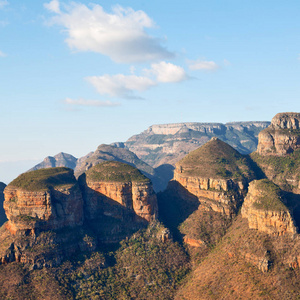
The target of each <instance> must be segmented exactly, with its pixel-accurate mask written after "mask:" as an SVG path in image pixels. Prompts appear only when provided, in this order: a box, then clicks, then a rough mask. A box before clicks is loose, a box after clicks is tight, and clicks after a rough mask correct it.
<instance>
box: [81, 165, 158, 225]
mask: <svg viewBox="0 0 300 300" xmlns="http://www.w3.org/2000/svg"><path fill="white" fill-rule="evenodd" d="M80 182H81V185H83V187H84V189H85V199H86V202H85V210H86V215H87V218H88V219H96V218H97V217H98V216H99V214H104V215H106V216H112V217H115V218H121V219H122V218H123V217H124V214H125V215H126V212H124V209H122V207H123V208H125V209H126V211H129V212H132V213H134V214H135V215H136V216H137V218H136V219H137V220H138V221H139V220H141V221H142V220H144V221H148V222H149V221H151V220H152V219H155V218H156V216H157V200H156V195H155V193H154V191H153V187H152V183H151V181H150V180H149V179H148V178H147V177H145V176H144V175H143V174H142V173H141V172H140V171H139V170H137V169H136V168H134V167H132V166H130V165H127V164H124V163H120V162H115V161H110V162H104V163H100V164H98V165H96V166H94V167H93V168H91V169H89V170H88V171H87V172H86V173H85V174H84V176H82V177H81V178H80Z"/></svg>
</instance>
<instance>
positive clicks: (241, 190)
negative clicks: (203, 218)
mask: <svg viewBox="0 0 300 300" xmlns="http://www.w3.org/2000/svg"><path fill="white" fill-rule="evenodd" d="M255 176H256V175H255V172H254V171H253V169H252V166H251V161H250V159H249V158H248V157H247V156H243V155H242V154H240V153H239V152H238V151H236V150H235V149H233V148H232V147H231V146H229V145H228V144H226V143H224V142H223V141H221V140H219V139H218V138H215V137H214V138H212V139H211V140H210V141H209V142H208V143H206V144H205V145H203V146H202V147H200V148H199V149H197V150H194V151H192V152H191V153H190V154H188V155H187V156H186V157H184V158H183V159H182V160H181V161H179V162H178V163H177V164H176V169H175V172H174V181H176V182H178V183H179V184H180V185H181V186H182V187H184V188H185V189H186V190H187V191H188V192H189V193H191V194H193V195H194V196H196V197H197V198H198V199H199V202H200V204H201V206H202V208H203V209H212V210H214V211H217V212H221V213H223V214H225V215H228V216H232V215H233V214H235V213H236V212H237V209H238V207H239V206H240V204H241V201H242V199H243V196H244V195H245V193H246V191H247V185H248V182H249V181H251V180H252V179H254V178H255Z"/></svg>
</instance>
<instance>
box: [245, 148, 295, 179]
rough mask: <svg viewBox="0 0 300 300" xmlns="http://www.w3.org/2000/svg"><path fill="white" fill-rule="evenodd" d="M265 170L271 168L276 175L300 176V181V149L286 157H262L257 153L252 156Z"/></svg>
mask: <svg viewBox="0 0 300 300" xmlns="http://www.w3.org/2000/svg"><path fill="white" fill-rule="evenodd" d="M250 156H251V158H252V159H253V161H255V162H256V163H257V164H258V165H259V166H260V167H261V168H262V169H263V170H264V169H268V168H271V169H272V170H273V172H274V175H275V174H284V175H293V174H297V173H298V174H299V176H298V178H299V179H300V173H299V169H300V149H299V150H296V151H294V152H293V153H291V154H289V155H286V156H274V155H260V154H258V153H256V152H254V153H252V154H250Z"/></svg>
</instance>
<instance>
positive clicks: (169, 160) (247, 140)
mask: <svg viewBox="0 0 300 300" xmlns="http://www.w3.org/2000/svg"><path fill="white" fill-rule="evenodd" d="M269 124H270V123H269V122H234V123H227V124H221V123H177V124H164V125H153V126H150V127H149V128H148V129H147V130H145V131H144V132H142V133H140V134H138V135H134V136H132V137H131V138H129V139H128V140H127V141H126V142H125V143H124V144H123V145H122V144H120V143H116V145H117V146H118V147H119V146H123V147H126V148H127V149H129V150H131V151H132V152H134V153H135V154H136V155H137V156H138V157H139V158H141V159H142V160H143V161H145V162H147V163H148V164H149V165H151V166H153V167H158V166H160V165H163V164H170V165H175V164H176V163H177V162H178V161H179V160H180V159H181V158H183V157H184V156H185V155H187V154H188V153H189V152H191V151H192V150H195V149H197V148H199V147H200V146H202V145H204V144H205V143H206V142H208V141H209V140H210V139H211V138H212V137H213V136H216V137H218V138H219V139H221V140H223V141H225V142H226V143H228V144H230V145H231V146H232V147H233V148H235V149H237V150H238V151H240V152H241V153H244V154H247V153H250V152H252V151H254V150H255V149H256V147H257V136H258V133H259V132H260V131H261V130H262V129H264V128H266V127H267V126H268V125H269Z"/></svg>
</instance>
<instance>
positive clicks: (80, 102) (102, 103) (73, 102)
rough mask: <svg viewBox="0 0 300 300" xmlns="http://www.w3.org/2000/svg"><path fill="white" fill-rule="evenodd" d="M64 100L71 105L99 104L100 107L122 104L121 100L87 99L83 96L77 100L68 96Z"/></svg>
mask: <svg viewBox="0 0 300 300" xmlns="http://www.w3.org/2000/svg"><path fill="white" fill-rule="evenodd" d="M64 102H65V103H66V104H69V105H81V106H99V107H112V106H120V105H121V104H120V103H119V102H111V101H99V100H86V99H83V98H79V99H76V100H75V99H71V98H66V99H65V101H64Z"/></svg>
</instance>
